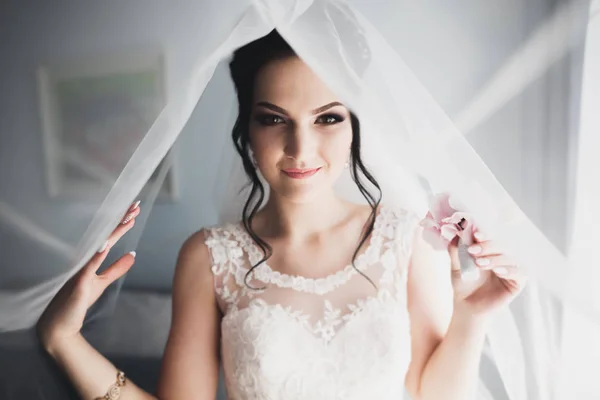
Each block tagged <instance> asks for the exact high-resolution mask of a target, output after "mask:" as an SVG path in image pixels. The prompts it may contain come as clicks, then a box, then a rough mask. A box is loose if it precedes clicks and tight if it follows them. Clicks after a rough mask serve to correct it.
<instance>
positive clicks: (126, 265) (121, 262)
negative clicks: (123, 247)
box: [98, 251, 136, 288]
mask: <svg viewBox="0 0 600 400" xmlns="http://www.w3.org/2000/svg"><path fill="white" fill-rule="evenodd" d="M135 255H136V253H135V251H132V252H129V253H127V254H125V255H124V256H122V257H121V258H119V259H118V260H117V261H115V262H114V263H113V264H112V265H111V266H110V267H108V268H106V270H105V271H104V272H102V273H101V274H98V279H99V281H100V282H102V284H103V285H104V286H105V288H106V287H108V286H109V285H110V284H111V283H113V282H114V281H116V280H117V279H119V278H120V277H122V276H123V275H125V274H126V273H127V271H129V269H130V268H131V267H132V266H133V264H134V262H135Z"/></svg>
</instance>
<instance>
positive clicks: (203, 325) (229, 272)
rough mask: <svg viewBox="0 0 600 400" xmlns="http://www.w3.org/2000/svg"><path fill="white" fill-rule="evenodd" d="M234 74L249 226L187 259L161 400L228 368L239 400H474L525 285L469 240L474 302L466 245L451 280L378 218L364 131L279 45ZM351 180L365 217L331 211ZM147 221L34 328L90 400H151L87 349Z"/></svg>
mask: <svg viewBox="0 0 600 400" xmlns="http://www.w3.org/2000/svg"><path fill="white" fill-rule="evenodd" d="M230 67H231V74H232V78H233V81H234V84H235V86H236V89H237V94H238V101H239V117H238V121H237V123H236V125H235V127H234V131H233V139H234V142H235V145H236V148H237V150H238V152H239V153H240V155H241V157H242V160H243V164H244V168H245V170H246V173H247V174H248V176H249V177H250V180H251V182H252V185H253V186H252V191H251V195H250V198H249V199H248V202H247V203H246V206H245V208H244V213H243V214H244V217H243V220H242V222H240V223H239V224H236V225H231V224H229V225H223V226H218V227H213V228H209V229H204V230H202V231H199V232H197V233H196V234H194V235H192V236H191V237H190V238H189V239H188V240H187V241H186V242H185V243H184V245H183V247H182V249H181V251H180V254H179V258H178V262H177V266H176V272H175V278H174V284H173V317H172V326H171V331H170V335H169V340H168V343H167V347H166V349H165V355H164V359H163V365H162V370H161V375H160V382H159V385H158V392H157V394H156V396H157V398H159V399H192V398H193V399H203V398H214V397H215V393H216V388H217V380H218V371H219V365H220V362H223V367H224V371H225V378H226V386H227V390H228V395H229V396H230V397H231V398H235V399H246V398H252V399H254V398H265V399H267V398H268V399H275V398H277V399H279V398H282V399H283V398H298V399H315V398H332V399H333V398H351V399H355V398H356V399H362V398H367V397H368V398H390V399H391V398H396V399H397V398H402V396H403V391H404V389H405V388H406V390H407V391H408V392H409V394H410V396H411V398H413V399H436V400H437V399H442V398H443V399H461V400H462V399H467V398H470V397H473V395H474V393H475V390H476V385H477V381H478V372H479V371H478V368H479V359H480V354H481V351H482V347H483V343H484V337H485V332H486V328H487V324H488V321H489V319H490V316H491V314H492V312H493V311H494V310H495V309H497V308H498V307H501V306H503V305H506V304H507V303H508V302H509V301H511V300H512V299H513V298H514V297H515V295H516V294H517V293H518V292H519V291H520V290H521V289H522V287H523V278H522V277H521V276H520V274H519V272H518V271H517V270H516V268H515V267H514V266H511V262H510V261H509V260H507V259H506V258H505V256H503V255H502V254H501V252H499V251H498V249H496V248H495V246H494V243H493V242H492V241H489V240H486V238H483V237H481V234H480V233H478V232H474V241H475V244H474V245H472V246H471V247H470V248H469V252H470V253H471V254H472V255H473V258H474V259H475V260H476V261H477V264H478V265H479V266H480V268H481V269H482V270H486V271H484V272H482V278H481V279H480V280H479V281H478V282H477V284H476V285H471V286H470V287H467V285H465V284H464V283H463V282H462V281H461V277H460V262H459V259H458V253H457V240H454V241H452V242H451V243H450V244H449V245H448V251H447V254H449V256H450V257H449V258H450V261H451V262H450V264H451V268H446V267H444V265H445V263H444V259H447V258H448V257H447V256H446V257H442V258H440V255H444V254H445V252H443V253H440V252H439V251H436V250H435V249H434V247H432V245H431V244H429V242H427V241H425V240H424V239H423V235H422V232H423V230H422V228H420V226H419V219H418V218H416V217H415V216H414V215H412V214H411V213H409V212H408V211H406V210H401V209H400V210H397V209H393V208H388V207H386V206H385V205H380V204H379V200H380V194H378V195H375V194H373V193H371V192H370V191H369V188H368V187H367V186H365V185H364V184H363V183H362V182H363V181H364V179H365V178H366V179H367V180H368V181H370V186H372V187H375V188H377V187H378V185H377V182H376V180H375V178H374V177H372V176H371V175H370V174H369V172H368V170H367V169H366V168H365V166H364V165H363V163H362V161H361V155H360V124H359V121H358V119H357V118H356V116H354V115H353V114H352V113H351V112H350V110H348V109H347V108H346V107H345V106H344V105H343V104H342V103H341V102H340V101H339V99H337V98H336V97H335V95H334V94H333V93H332V92H330V91H329V89H328V88H327V86H326V85H325V83H324V82H322V81H320V80H319V78H318V77H317V76H316V75H315V74H314V73H313V72H312V71H311V70H310V69H309V68H308V67H307V66H306V65H305V64H304V63H303V62H302V61H301V60H300V59H299V58H298V57H297V56H296V55H295V54H294V52H293V50H292V49H291V48H290V47H289V46H288V45H287V43H286V42H285V41H284V40H283V39H282V38H281V37H280V36H279V35H278V34H277V33H276V32H275V31H273V32H272V33H271V34H269V35H268V36H266V37H264V38H262V39H260V40H257V41H255V42H253V43H250V44H249V45H247V46H245V47H243V48H241V49H239V50H238V51H237V52H236V53H235V55H234V59H233V61H232V63H231V65H230ZM344 168H350V169H351V172H352V176H353V179H354V180H355V182H356V183H357V185H358V187H359V190H360V191H361V192H362V193H363V194H364V195H365V198H366V199H367V202H368V203H369V206H364V205H358V204H354V203H350V202H347V201H344V200H342V199H341V198H340V197H338V196H337V195H336V193H335V190H334V183H335V182H336V180H337V179H338V177H339V176H340V175H341V174H342V171H343V170H344ZM258 171H260V174H261V175H262V176H263V177H264V181H266V182H267V184H268V189H269V195H268V199H267V201H266V204H265V205H264V206H263V207H262V208H260V207H259V206H260V205H261V202H262V199H263V196H264V195H265V190H264V188H263V185H262V183H261V180H260V179H259V178H258ZM138 214H139V204H134V205H133V206H132V207H131V209H130V210H129V211H128V214H127V215H126V216H125V219H124V221H123V224H121V225H120V226H119V227H118V228H117V229H116V230H115V231H114V232H113V233H112V235H111V236H110V238H109V239H108V241H107V243H106V246H105V247H104V248H103V249H101V251H100V252H99V253H97V254H96V255H95V256H94V257H93V258H92V259H91V260H90V262H89V263H88V264H87V265H86V266H85V267H84V268H83V269H82V270H81V271H80V272H79V273H78V274H77V275H76V276H75V277H74V278H73V279H71V281H70V282H69V283H68V284H67V285H65V287H64V288H63V289H62V290H61V291H60V292H59V294H58V295H57V296H56V298H55V299H54V300H53V301H52V303H51V304H50V306H49V307H48V309H47V310H46V312H45V313H44V315H43V316H42V318H41V319H40V322H39V323H38V329H39V333H40V338H41V340H42V342H43V344H44V346H45V348H46V349H47V351H48V352H49V353H50V354H51V355H52V357H53V358H54V359H55V360H56V361H57V363H58V364H59V366H60V367H61V368H63V369H64V370H65V371H66V373H67V374H68V376H69V377H70V379H71V381H72V382H73V384H74V386H75V387H76V388H77V390H78V392H79V393H80V395H81V396H82V398H96V397H98V396H102V395H103V394H104V393H107V388H109V387H110V386H111V384H112V385H113V386H112V388H111V389H110V390H109V392H110V391H111V390H112V391H114V392H115V393H116V392H118V391H120V392H121V393H120V398H121V399H148V398H155V397H154V396H152V395H150V394H148V393H146V392H144V391H143V390H141V389H140V388H138V387H136V386H135V385H134V384H133V383H132V382H126V383H123V381H124V377H123V375H119V379H120V380H121V381H120V382H117V383H114V382H115V376H116V374H117V369H116V368H115V367H114V366H113V365H112V364H111V363H110V362H109V361H108V360H106V359H105V358H104V357H103V356H102V355H101V354H99V353H98V352H97V351H96V350H94V349H93V348H92V347H91V346H90V345H89V344H88V343H87V342H86V341H85V339H84V338H83V337H82V336H81V334H80V329H81V326H82V323H83V319H84V317H85V314H86V311H87V309H88V308H89V307H90V306H91V305H92V304H93V303H94V302H95V301H96V300H97V299H98V297H99V296H100V295H101V293H102V292H103V291H104V289H105V288H106V287H107V286H108V285H110V283H111V282H113V281H115V280H116V279H118V278H119V277H120V276H122V275H123V274H125V273H126V272H127V271H128V270H129V268H130V267H131V266H132V265H133V263H134V257H135V254H129V255H125V256H123V257H122V258H121V259H119V260H118V261H117V262H116V263H115V264H113V265H111V266H110V267H109V268H108V269H107V270H106V271H105V272H104V273H102V274H100V275H97V274H96V271H97V270H98V268H99V266H100V264H101V263H102V261H103V260H104V259H105V257H106V255H107V253H108V251H109V250H110V248H111V247H112V246H113V245H114V244H115V242H116V241H118V240H119V238H121V237H122V236H123V235H124V234H125V233H126V232H127V231H128V230H129V229H131V228H132V227H133V225H134V223H135V217H136V216H137V215H138ZM446 264H447V263H446ZM343 266H345V267H343ZM492 268H494V272H492V271H491V269H492ZM219 349H220V350H219ZM106 396H107V397H105V398H117V397H118V396H116V395H115V396H114V397H108V396H109V394H108V393H107V395H106Z"/></svg>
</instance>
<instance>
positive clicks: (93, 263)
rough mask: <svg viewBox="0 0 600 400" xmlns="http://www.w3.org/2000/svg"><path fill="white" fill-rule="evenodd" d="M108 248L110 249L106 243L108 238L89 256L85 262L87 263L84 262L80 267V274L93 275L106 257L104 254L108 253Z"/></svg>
mask: <svg viewBox="0 0 600 400" xmlns="http://www.w3.org/2000/svg"><path fill="white" fill-rule="evenodd" d="M109 250H110V247H109V245H108V240H107V241H106V242H105V243H104V245H103V246H102V248H101V249H100V250H99V251H97V252H96V253H94V255H93V256H92V258H90V260H89V261H88V262H87V264H85V266H84V267H83V268H82V269H81V274H82V275H86V276H88V277H91V276H93V275H95V274H96V271H98V269H99V268H100V266H101V265H102V263H103V262H104V260H105V259H106V256H107V255H108V252H109Z"/></svg>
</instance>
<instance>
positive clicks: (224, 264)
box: [206, 207, 419, 400]
mask: <svg viewBox="0 0 600 400" xmlns="http://www.w3.org/2000/svg"><path fill="white" fill-rule="evenodd" d="M418 222H419V221H418V219H416V218H415V217H414V216H413V215H412V214H410V213H408V212H405V211H404V210H401V211H396V210H393V209H389V208H387V207H382V208H380V210H379V213H378V214H377V218H376V220H375V227H374V230H373V233H372V235H371V239H370V241H369V243H368V245H367V248H366V250H365V251H364V252H363V253H362V254H361V255H359V256H358V257H357V260H356V263H355V264H356V266H357V267H358V269H359V270H360V271H361V272H363V273H364V274H365V275H367V276H368V277H369V278H373V283H375V284H376V289H377V290H376V291H373V286H371V284H370V283H368V281H367V280H365V279H364V277H362V276H360V274H358V273H357V271H356V270H355V269H354V268H353V267H352V265H349V266H346V267H345V268H344V269H343V270H341V271H339V272H337V273H335V274H332V275H329V276H327V277H325V278H321V279H310V278H304V277H301V276H291V275H286V274H281V273H278V272H277V271H274V270H272V269H271V268H270V267H269V266H268V265H266V264H265V263H263V264H261V265H260V266H258V267H257V268H255V269H254V270H253V271H252V273H251V274H250V275H249V276H248V281H249V282H256V281H258V282H259V283H261V282H262V283H264V284H265V285H264V287H265V288H264V289H263V290H253V289H250V288H248V287H247V286H246V285H245V280H244V279H245V277H246V274H247V273H248V271H249V266H250V265H252V264H254V263H257V262H258V261H260V260H261V259H262V253H261V252H260V250H259V248H258V246H256V245H255V244H254V242H253V241H252V239H251V238H250V237H249V235H248V234H247V233H246V232H245V231H244V230H243V228H242V227H241V226H240V225H239V224H238V225H225V226H221V227H214V228H211V229H209V230H207V238H206V244H207V246H208V248H209V250H210V253H211V256H212V261H213V265H212V267H211V269H212V272H213V273H214V278H215V292H216V293H217V295H218V299H219V304H220V306H221V307H222V308H223V307H224V317H223V319H222V325H221V335H222V336H221V352H222V359H223V369H224V372H225V381H226V387H227V394H228V398H231V399H245V398H251V399H264V400H267V399H280V398H285V399H302V400H304V399H316V398H322V399H348V400H354V399H356V400H358V399H365V398H379V399H392V398H393V399H402V398H403V394H404V379H403V374H405V373H406V371H407V370H408V365H409V362H410V330H409V326H410V321H409V317H408V310H407V299H406V281H407V262H408V259H409V256H410V249H411V246H412V237H413V231H414V229H415V228H416V226H417V225H418ZM253 286H254V285H253Z"/></svg>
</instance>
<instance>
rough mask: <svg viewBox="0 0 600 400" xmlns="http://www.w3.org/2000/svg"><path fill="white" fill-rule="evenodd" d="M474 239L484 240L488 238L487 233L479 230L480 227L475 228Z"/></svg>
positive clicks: (477, 240) (477, 241)
mask: <svg viewBox="0 0 600 400" xmlns="http://www.w3.org/2000/svg"><path fill="white" fill-rule="evenodd" d="M473 240H474V242H475V243H479V242H484V241H486V240H488V238H487V235H486V234H485V233H483V232H481V231H480V230H479V228H477V227H474V228H473Z"/></svg>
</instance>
